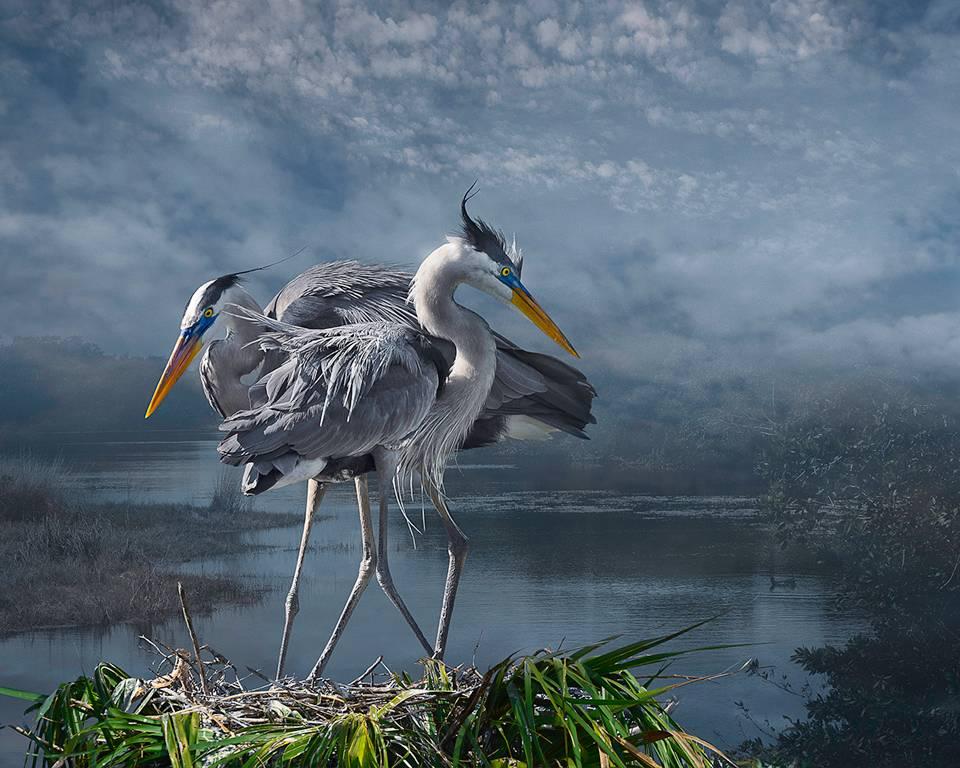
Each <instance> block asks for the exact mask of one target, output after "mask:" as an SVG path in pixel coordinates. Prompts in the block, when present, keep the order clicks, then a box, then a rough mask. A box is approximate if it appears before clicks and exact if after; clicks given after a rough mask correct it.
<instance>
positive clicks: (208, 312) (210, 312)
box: [203, 307, 213, 317]
mask: <svg viewBox="0 0 960 768" xmlns="http://www.w3.org/2000/svg"><path fill="white" fill-rule="evenodd" d="M203 316H204V317H213V307H207V308H206V309H205V310H203Z"/></svg>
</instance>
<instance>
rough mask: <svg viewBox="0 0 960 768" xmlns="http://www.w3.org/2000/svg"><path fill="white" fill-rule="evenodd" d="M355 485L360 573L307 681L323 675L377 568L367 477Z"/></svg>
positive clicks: (360, 478) (361, 476)
mask: <svg viewBox="0 0 960 768" xmlns="http://www.w3.org/2000/svg"><path fill="white" fill-rule="evenodd" d="M356 484H357V506H358V507H359V508H360V538H361V542H362V546H363V559H362V560H361V561H360V571H359V573H357V580H356V582H354V585H353V589H351V590H350V596H349V597H348V598H347V602H346V603H345V604H344V606H343V611H341V613H340V618H339V619H337V625H336V626H335V627H334V628H333V633H332V634H331V635H330V639H329V640H327V644H326V646H324V648H323V652H322V653H321V654H320V658H319V659H317V663H316V664H314V665H313V669H312V670H310V674H309V675H308V676H307V680H315V679H316V678H318V677H319V676H320V675H322V674H323V669H324V667H326V666H327V662H328V661H329V660H330V656H331V654H332V653H333V649H334V648H335V647H336V645H337V642H338V641H339V640H340V637H341V635H343V631H344V629H346V627H347V622H349V621H350V616H351V615H352V614H353V609H354V608H356V607H357V601H358V600H359V599H360V595H362V594H363V590H365V589H366V588H367V584H369V583H370V577H371V576H373V572H374V570H375V569H376V567H377V550H376V546H375V544H374V540H373V521H372V520H371V518H370V497H369V495H368V493H367V476H366V475H360V476H359V477H357V479H356Z"/></svg>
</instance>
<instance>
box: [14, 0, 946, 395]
mask: <svg viewBox="0 0 960 768" xmlns="http://www.w3.org/2000/svg"><path fill="white" fill-rule="evenodd" d="M0 45H2V49H0V259H2V260H0V294H2V296H0V298H2V300H0V327H2V329H3V331H2V333H3V334H4V335H6V336H7V337H10V336H14V335H38V334H58V335H81V336H84V337H86V338H89V339H95V340H97V341H98V342H99V343H100V344H101V345H102V346H104V347H105V348H107V349H109V350H116V351H121V352H128V353H151V354H154V353H162V352H163V351H164V350H165V349H166V348H167V347H168V346H169V342H170V338H169V337H170V336H171V334H172V333H174V332H175V330H176V323H177V320H178V315H179V313H180V311H181V309H182V304H183V301H184V300H185V298H186V297H187V296H188V295H189V293H190V292H191V290H192V289H193V288H194V287H195V286H196V285H197V284H199V283H200V282H202V281H203V280H205V279H208V278H209V277H211V276H214V275H216V274H220V273H222V272H225V271H228V270H231V269H238V268H244V267H249V266H252V265H255V264H258V263H262V262H264V261H266V260H270V259H273V258H276V257H279V256H282V255H284V254H285V253H287V252H291V251H293V250H295V249H296V248H298V247H300V246H301V245H307V246H308V250H309V253H310V255H311V256H312V260H321V259H327V258H343V257H357V258H361V259H366V260H371V261H375V260H379V261H388V262H393V263H409V264H414V263H416V261H417V260H418V259H419V258H420V257H421V256H422V255H424V254H425V253H426V252H428V251H429V250H430V249H431V248H432V247H434V245H435V244H437V243H438V242H440V240H441V238H442V236H443V235H444V234H445V233H446V232H448V231H450V230H452V229H453V227H454V226H455V224H456V202H457V199H458V196H459V194H460V193H461V192H462V191H463V189H465V188H466V187H467V186H468V185H469V184H470V183H471V182H472V181H473V180H474V178H479V179H480V181H481V194H480V196H479V197H478V198H477V199H476V201H475V204H474V206H475V210H476V211H477V212H478V213H480V214H481V215H483V216H484V217H486V218H489V219H490V220H492V221H493V222H495V223H496V224H498V225H499V226H502V227H503V228H504V229H506V230H507V231H508V232H512V231H513V230H517V234H518V238H519V241H520V243H521V245H523V246H524V249H525V252H526V253H527V254H528V255H529V261H528V265H529V266H528V275H527V282H528V284H529V285H530V286H531V287H532V288H533V289H534V291H535V292H536V293H537V294H538V295H539V296H540V297H541V298H542V299H543V302H544V304H545V305H546V306H548V307H549V308H550V309H551V311H552V312H553V313H554V314H555V316H556V317H557V318H558V319H559V320H560V321H561V324H562V325H563V326H564V327H566V328H568V329H569V330H570V334H571V336H572V337H573V338H574V339H575V340H576V342H577V343H578V346H580V347H582V349H583V351H584V352H585V355H586V357H585V361H584V363H585V367H586V368H587V369H588V370H591V371H592V372H596V373H597V374H600V372H601V371H604V372H606V373H604V374H602V375H604V376H607V377H609V378H611V379H616V380H617V381H619V382H622V386H630V382H631V381H635V380H638V379H640V378H649V377H654V378H656V379H658V380H663V381H669V380H671V379H673V378H676V379H679V378H683V377H689V376H691V375H696V372H697V371H700V370H702V371H709V372H711V373H710V375H711V376H713V375H717V372H718V371H721V372H722V371H725V370H726V371H735V370H737V369H740V370H746V369H754V370H755V369H756V367H757V366H758V365H771V364H781V363H785V364H786V363H788V364H794V363H800V364H802V363H803V362H804V361H805V360H812V359H815V360H817V361H818V364H823V363H824V362H825V361H826V362H828V363H831V364H834V365H837V366H840V365H848V364H850V363H851V362H867V363H878V364H882V365H885V366H890V367H891V368H894V369H911V370H915V369H921V368H922V369H937V370H943V369H947V370H950V369H951V368H952V367H954V366H956V365H957V362H956V361H957V360H958V358H957V355H956V354H952V351H956V350H957V349H960V346H958V344H960V342H958V340H957V339H958V336H960V334H958V329H960V312H958V311H957V309H956V305H957V301H958V298H960V292H958V290H957V289H960V279H958V278H960V264H958V245H960V230H958V224H957V221H958V220H960V218H958V214H960V202H958V201H960V144H958V143H957V141H956V135H957V132H958V128H960V102H958V101H957V99H956V98H955V94H956V93H957V92H960V7H958V6H957V4H956V3H955V2H928V3H925V2H903V3H894V2H868V1H867V0H862V1H859V2H827V1H826V0H777V1H776V2H773V3H766V2H751V1H750V0H728V1H727V2H713V3H708V2H680V1H679V0H669V1H668V2H636V3H629V2H614V1H613V0H611V1H610V2H603V3H586V2H566V1H565V2H552V1H551V0H536V1H535V2H528V3H519V4H517V3H506V2H505V3H465V2H458V3H454V4H453V5H450V4H447V3H428V2H423V3H408V2H401V1H400V0H397V1H396V2H383V3H377V2H358V1H356V0H343V1H341V2H322V3H306V2H295V1H290V2H286V1H284V2H281V1H280V0H275V1H274V2H270V3H259V2H257V3H254V2H247V3H244V2H210V3H195V2H187V1H186V0H184V1H183V2H157V3H137V2H129V3H120V4H118V3H113V2H104V3H102V4H101V3H94V2H74V3H70V2H63V1H60V2H50V3H44V2H29V3H27V2H21V3H16V2H5V1H3V0H0ZM307 260H309V259H306V258H304V262H306V261H307ZM298 263H299V262H298ZM282 270H289V265H285V266H284V267H283V268H282ZM279 271H280V270H278V272H279ZM283 277H284V274H279V273H278V274H269V273H264V274H262V275H258V276H257V279H256V280H255V281H253V290H255V291H256V292H258V293H259V294H260V295H262V296H263V297H264V298H266V296H267V295H268V294H269V292H270V291H271V290H273V289H275V288H276V287H278V286H279V284H280V283H281V282H282V279H283ZM476 301H480V302H481V306H482V308H483V310H484V311H485V312H487V313H489V314H490V315H491V316H492V317H493V318H494V319H495V321H496V323H497V324H498V325H499V326H500V327H502V328H503V329H504V330H507V331H508V332H509V333H510V335H512V336H514V337H516V338H517V339H518V340H519V341H522V342H525V343H528V344H531V345H534V346H536V347H537V348H547V347H546V345H545V344H544V343H543V342H542V341H541V340H540V339H538V338H537V336H536V333H535V331H533V330H532V329H528V328H526V327H525V326H524V325H523V324H522V323H521V322H519V321H518V319H516V318H513V317H511V316H510V315H507V314H504V313H503V311H502V310H500V309H498V308H495V307H492V306H490V304H489V303H484V302H483V300H482V299H481V300H476ZM691 372H692V373H691ZM958 372H960V371H958Z"/></svg>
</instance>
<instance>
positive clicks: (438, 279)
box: [402, 243, 497, 487]
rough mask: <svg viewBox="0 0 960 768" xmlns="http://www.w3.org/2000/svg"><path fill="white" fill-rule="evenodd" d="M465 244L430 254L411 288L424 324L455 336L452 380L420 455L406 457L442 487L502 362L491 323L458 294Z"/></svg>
mask: <svg viewBox="0 0 960 768" xmlns="http://www.w3.org/2000/svg"><path fill="white" fill-rule="evenodd" d="M461 247H463V246H461V245H459V244H457V243H450V244H448V245H445V246H442V247H441V248H438V249H437V250H436V251H434V252H433V253H432V254H430V256H428V257H427V258H426V259H425V260H424V262H423V264H421V266H420V269H419V270H417V274H416V277H415V278H414V282H413V285H412V287H411V291H410V295H411V298H412V300H413V304H414V307H415V308H416V310H417V318H418V319H419V321H420V324H421V325H422V326H423V328H424V330H426V331H427V333H430V334H432V335H434V336H439V337H440V338H442V339H447V340H448V341H451V342H453V344H454V347H455V348H456V357H455V358H454V363H453V367H452V368H451V369H450V375H449V376H448V378H447V382H446V385H445V386H444V388H443V391H442V392H441V394H440V396H439V397H438V398H437V400H436V402H435V403H434V406H433V408H432V409H431V411H430V413H429V415H428V416H427V419H426V420H425V422H424V424H423V426H422V427H421V428H420V429H419V430H418V432H417V435H416V438H415V439H414V440H413V441H412V442H414V443H416V448H415V449H414V450H415V453H416V456H415V458H414V457H413V456H410V455H408V456H407V457H406V458H407V461H403V460H402V464H404V465H405V466H403V467H402V469H405V470H407V471H409V470H413V469H417V470H419V471H420V472H421V474H422V475H423V476H424V478H425V479H427V480H429V481H431V482H432V483H433V484H434V485H436V486H437V487H442V483H443V469H444V467H445V466H446V462H447V460H448V459H449V457H450V455H451V454H452V453H453V452H454V451H455V450H456V449H457V448H458V447H459V446H460V444H461V443H462V442H463V440H464V438H465V437H466V436H467V433H468V432H469V431H470V428H471V427H472V426H473V423H474V421H476V419H477V416H479V415H480V411H481V410H482V409H483V404H484V402H486V399H487V395H488V394H489V393H490V388H491V387H492V386H493V378H494V374H495V372H496V367H497V347H496V342H495V341H494V338H493V334H492V333H491V332H490V326H488V325H487V323H486V322H485V321H484V319H483V318H482V317H480V316H479V315H478V314H476V313H475V312H471V311H470V310H469V309H466V308H465V307H463V306H461V305H460V304H458V303H457V302H456V301H455V300H454V297H453V296H454V292H455V291H456V289H457V286H459V285H460V284H461V283H463V282H465V281H466V280H467V277H466V273H465V272H464V270H463V268H462V266H461V262H460V261H459V260H458V259H457V258H455V257H456V250H455V249H458V248H461ZM451 249H454V250H453V251H451ZM404 453H407V452H406V451H405V452H404ZM412 464H415V465H416V466H411V465H412Z"/></svg>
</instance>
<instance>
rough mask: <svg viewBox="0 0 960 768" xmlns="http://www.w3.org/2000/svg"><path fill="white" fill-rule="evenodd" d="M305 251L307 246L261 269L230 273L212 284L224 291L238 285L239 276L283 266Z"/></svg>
mask: <svg viewBox="0 0 960 768" xmlns="http://www.w3.org/2000/svg"><path fill="white" fill-rule="evenodd" d="M305 250H307V246H303V248H301V249H300V250H298V251H296V252H295V253H291V254H290V255H289V256H284V257H283V258H282V259H278V260H277V261H271V262H270V263H269V264H264V265H263V266H262V267H254V268H253V269H244V270H242V271H241V272H231V273H230V274H229V275H222V276H221V277H218V278H217V279H216V280H214V283H216V284H219V285H221V290H225V289H227V288H229V287H230V286H233V285H236V284H237V283H239V282H240V276H241V275H249V274H250V273H251V272H260V271H262V270H264V269H270V267H275V266H277V264H283V262H285V261H290V259H294V258H296V257H297V256H299V255H300V254H301V253H303V252H304V251H305Z"/></svg>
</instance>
